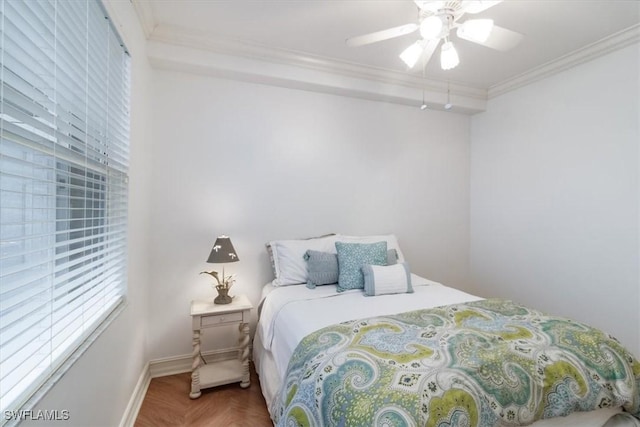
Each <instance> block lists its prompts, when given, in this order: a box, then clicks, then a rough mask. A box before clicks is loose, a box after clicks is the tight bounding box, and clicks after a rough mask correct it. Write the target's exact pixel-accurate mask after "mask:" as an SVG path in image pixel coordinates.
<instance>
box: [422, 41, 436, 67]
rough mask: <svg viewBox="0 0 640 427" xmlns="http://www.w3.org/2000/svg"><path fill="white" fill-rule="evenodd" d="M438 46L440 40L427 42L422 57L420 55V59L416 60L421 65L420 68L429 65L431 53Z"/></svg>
mask: <svg viewBox="0 0 640 427" xmlns="http://www.w3.org/2000/svg"><path fill="white" fill-rule="evenodd" d="M439 44H440V39H436V40H428V41H427V45H426V46H425V47H424V50H423V51H422V55H420V59H419V60H418V62H420V64H421V65H422V68H424V67H426V65H427V64H428V63H429V61H430V60H431V57H432V56H433V53H434V52H435V51H436V49H437V48H438V45H439Z"/></svg>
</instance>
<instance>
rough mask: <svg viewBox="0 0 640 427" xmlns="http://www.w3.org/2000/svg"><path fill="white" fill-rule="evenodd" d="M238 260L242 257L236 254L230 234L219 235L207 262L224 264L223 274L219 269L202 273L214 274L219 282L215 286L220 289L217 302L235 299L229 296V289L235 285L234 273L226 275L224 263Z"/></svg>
mask: <svg viewBox="0 0 640 427" xmlns="http://www.w3.org/2000/svg"><path fill="white" fill-rule="evenodd" d="M236 261H240V259H239V258H238V255H236V250H235V249H234V248H233V244H232V243H231V239H230V238H229V236H224V235H223V236H219V237H218V238H217V239H216V242H215V243H214V244H213V249H211V253H210V254H209V258H208V259H207V262H208V263H211V264H223V265H222V276H220V275H218V272H217V271H203V272H201V273H200V274H209V275H210V276H213V278H214V279H216V282H217V283H218V284H217V285H216V286H215V288H216V290H217V291H218V296H217V297H216V298H215V299H214V300H213V302H214V303H215V304H229V303H230V302H231V301H232V300H233V298H232V297H230V296H229V289H231V286H233V283H234V282H235V277H234V275H230V276H225V275H224V264H226V263H228V262H236Z"/></svg>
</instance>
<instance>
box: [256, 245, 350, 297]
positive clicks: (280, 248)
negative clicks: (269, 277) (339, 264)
mask: <svg viewBox="0 0 640 427" xmlns="http://www.w3.org/2000/svg"><path fill="white" fill-rule="evenodd" d="M337 240H338V236H336V235H333V236H325V237H318V238H313V239H305V240H275V241H273V242H269V243H268V244H267V245H268V246H270V247H271V252H272V255H273V271H274V275H275V276H276V278H275V280H274V281H273V286H289V285H300V284H303V283H307V281H308V280H309V274H308V272H307V261H305V259H304V254H305V253H306V252H307V251H308V250H309V249H311V250H314V251H320V252H331V253H334V254H335V253H337V252H336V244H335V243H336V241H337Z"/></svg>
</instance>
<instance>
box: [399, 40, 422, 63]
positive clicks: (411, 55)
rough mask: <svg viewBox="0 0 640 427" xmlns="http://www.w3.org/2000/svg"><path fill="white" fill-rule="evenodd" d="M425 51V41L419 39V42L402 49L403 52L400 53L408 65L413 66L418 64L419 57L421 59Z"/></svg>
mask: <svg viewBox="0 0 640 427" xmlns="http://www.w3.org/2000/svg"><path fill="white" fill-rule="evenodd" d="M423 51H424V42H423V41H422V40H418V41H417V42H415V43H414V44H412V45H411V46H409V47H408V48H406V49H405V50H404V51H402V53H401V54H400V59H402V60H403V61H404V63H405V64H407V67H409V68H413V66H414V65H416V62H418V59H420V56H421V55H422V52H423Z"/></svg>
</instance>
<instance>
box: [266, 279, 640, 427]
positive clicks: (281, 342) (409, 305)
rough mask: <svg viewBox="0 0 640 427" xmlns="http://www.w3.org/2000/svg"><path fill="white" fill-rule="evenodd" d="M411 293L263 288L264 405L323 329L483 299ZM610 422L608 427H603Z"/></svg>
mask: <svg viewBox="0 0 640 427" xmlns="http://www.w3.org/2000/svg"><path fill="white" fill-rule="evenodd" d="M412 283H413V287H414V293H411V294H408V293H403V294H394V295H380V296H376V297H366V296H364V294H363V293H362V291H361V290H351V291H347V292H343V293H337V292H336V289H335V286H334V285H329V286H321V287H317V288H316V289H307V288H306V287H305V286H300V285H297V286H286V287H274V286H272V285H271V284H267V285H265V286H264V288H263V292H262V301H261V304H260V310H259V314H260V318H259V322H258V326H257V329H256V336H255V339H254V345H253V349H254V350H253V351H254V354H253V357H254V363H255V366H256V371H257V372H258V375H259V377H260V384H261V388H262V392H263V395H264V397H265V400H266V402H267V406H268V407H269V408H270V410H271V403H272V401H273V400H274V398H275V396H276V393H277V392H278V390H279V389H280V387H281V385H282V383H283V381H284V377H285V374H286V370H287V366H288V363H289V359H290V358H291V356H292V355H293V352H294V350H295V348H296V346H297V345H298V343H299V342H300V341H301V340H302V339H303V338H304V337H305V336H307V335H308V334H310V333H312V332H314V331H316V330H319V329H321V328H323V327H326V326H329V325H333V324H336V323H340V322H345V321H349V320H353V319H361V318H368V317H372V316H380V315H391V314H396V313H401V312H406V311H412V310H418V309H424V308H433V307H439V306H444V305H450V304H458V303H465V302H471V301H478V300H481V299H482V298H479V297H477V296H474V295H471V294H468V293H465V292H462V291H460V290H457V289H454V288H451V287H447V286H444V285H442V284H440V283H437V282H433V281H430V280H428V279H425V278H422V277H419V276H417V275H414V274H412ZM607 423H609V424H607ZM533 425H534V426H535V427H554V426H576V425H579V426H585V427H590V426H594V427H596V426H597V427H601V426H604V425H607V427H609V426H614V425H615V426H623V425H630V426H640V423H638V422H637V420H635V419H634V418H633V417H630V416H627V414H625V413H622V410H621V408H603V409H600V410H597V411H591V412H588V413H581V412H578V413H574V414H571V415H569V416H567V417H560V418H554V419H551V420H542V421H538V422H536V423H534V424H533Z"/></svg>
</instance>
